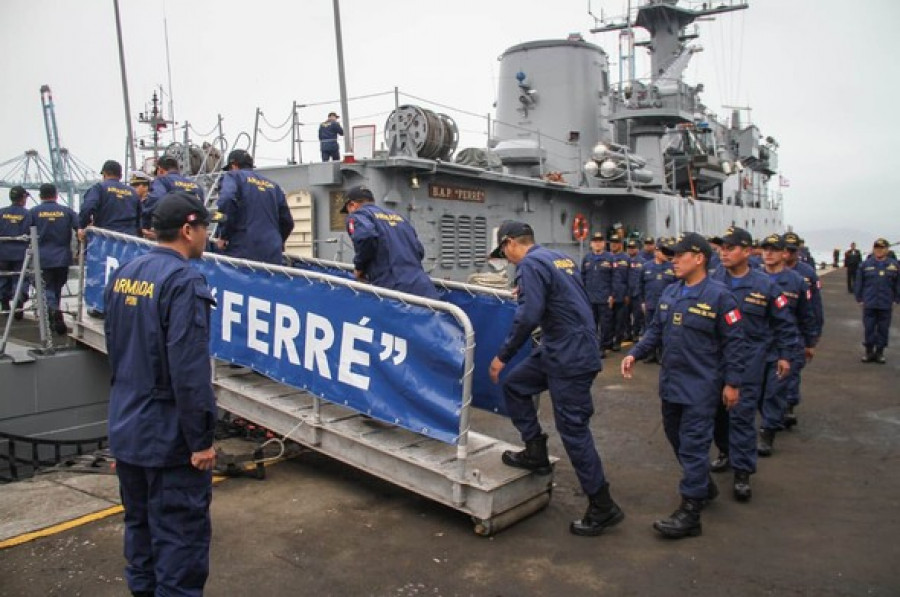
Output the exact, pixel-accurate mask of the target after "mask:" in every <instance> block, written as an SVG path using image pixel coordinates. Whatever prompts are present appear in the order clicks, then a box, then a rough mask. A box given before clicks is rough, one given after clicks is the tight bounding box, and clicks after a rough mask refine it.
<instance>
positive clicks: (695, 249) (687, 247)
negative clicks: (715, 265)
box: [664, 232, 712, 261]
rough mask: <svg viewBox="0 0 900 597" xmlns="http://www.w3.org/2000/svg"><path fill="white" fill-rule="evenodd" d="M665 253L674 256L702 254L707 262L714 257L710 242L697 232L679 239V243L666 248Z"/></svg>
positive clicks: (689, 233)
mask: <svg viewBox="0 0 900 597" xmlns="http://www.w3.org/2000/svg"><path fill="white" fill-rule="evenodd" d="M664 251H665V252H667V253H671V254H673V255H678V254H679V253H702V254H703V256H704V257H706V260H707V261H709V258H710V256H711V255H712V247H711V246H709V241H707V240H706V239H705V238H703V235H701V234H697V233H696V232H688V233H687V234H685V235H684V236H682V237H681V238H679V239H678V242H676V243H675V244H673V245H672V246H670V247H666V248H665V249H664Z"/></svg>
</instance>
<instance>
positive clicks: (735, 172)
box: [205, 0, 783, 281]
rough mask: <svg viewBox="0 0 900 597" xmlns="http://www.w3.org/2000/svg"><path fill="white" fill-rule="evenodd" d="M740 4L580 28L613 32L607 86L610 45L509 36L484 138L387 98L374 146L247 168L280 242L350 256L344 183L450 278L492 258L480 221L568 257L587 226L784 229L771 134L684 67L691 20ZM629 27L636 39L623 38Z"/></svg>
mask: <svg viewBox="0 0 900 597" xmlns="http://www.w3.org/2000/svg"><path fill="white" fill-rule="evenodd" d="M692 6H693V5H692ZM747 7H748V5H747V4H745V3H737V2H729V3H722V4H719V5H717V6H711V5H706V4H703V5H701V6H700V7H699V8H686V7H682V6H680V5H679V3H678V2H677V0H647V1H646V2H644V3H643V4H642V5H641V6H639V7H638V8H637V9H636V10H634V11H632V13H631V14H629V15H628V17H627V18H625V19H624V20H623V21H621V22H619V23H616V24H607V25H603V26H600V27H598V28H595V29H592V30H591V31H592V33H596V34H608V33H616V32H618V35H619V43H618V56H617V57H616V61H615V62H616V64H617V65H618V70H619V83H617V84H613V83H611V76H610V63H611V61H610V55H609V54H608V52H607V51H606V50H604V49H603V48H602V47H600V46H599V45H596V44H593V43H590V42H588V41H585V40H584V39H583V38H582V36H581V35H579V34H573V35H569V36H568V37H567V38H565V39H556V40H539V41H530V42H526V43H522V44H519V45H516V46H513V47H511V48H509V49H507V50H506V51H505V52H503V54H502V56H501V57H500V71H499V77H498V81H499V89H498V93H497V103H496V112H495V114H494V116H493V118H491V119H490V122H489V126H488V130H489V132H490V135H489V140H488V143H487V144H486V145H487V146H486V147H481V148H459V147H458V145H459V138H460V134H459V129H458V127H457V125H456V123H455V122H454V120H453V118H452V117H450V116H449V115H447V114H442V113H439V112H435V111H432V110H430V109H428V108H425V107H423V106H420V105H413V104H406V105H399V102H397V104H398V105H396V106H395V107H394V109H393V111H392V112H391V113H390V116H388V118H387V122H386V123H385V125H384V143H383V145H382V147H383V149H382V150H380V151H374V152H372V154H371V155H366V156H362V155H357V156H356V157H355V159H354V158H349V156H348V158H349V159H345V160H344V161H343V162H322V163H307V164H298V165H289V166H277V167H267V168H261V169H260V170H261V171H262V172H263V173H264V174H265V175H266V176H268V177H270V178H271V179H272V180H274V181H276V182H278V183H279V184H280V185H282V186H283V187H284V189H285V191H286V192H287V194H288V196H289V202H290V204H291V207H292V210H293V212H294V214H295V219H296V222H297V226H296V228H295V231H294V235H293V237H292V238H291V239H290V240H289V242H288V245H287V251H288V253H290V254H292V255H298V256H303V257H314V258H319V259H325V260H332V261H341V262H346V261H349V260H350V259H351V258H352V249H351V245H350V243H349V240H348V238H347V236H346V234H345V232H344V216H343V215H342V214H340V213H339V208H340V206H341V205H342V203H343V193H344V191H345V190H346V189H348V188H350V187H352V186H354V185H358V184H365V185H367V186H368V187H369V188H371V189H372V190H373V192H374V194H375V196H376V201H377V202H378V203H379V204H382V205H384V206H386V207H388V208H390V209H393V210H395V211H397V212H399V213H401V214H402V215H404V216H405V217H407V218H408V219H409V220H410V222H411V223H412V224H413V225H414V226H415V228H416V230H417V231H418V233H419V236H420V238H421V239H422V242H423V244H424V245H425V247H426V258H425V264H424V265H425V267H426V270H427V271H429V273H430V274H431V275H432V276H433V277H435V278H441V279H449V280H459V281H462V280H466V279H469V278H470V277H471V276H472V275H473V274H479V273H483V272H487V271H490V270H491V264H490V263H489V260H488V253H489V252H490V249H491V245H492V244H493V242H494V241H493V239H494V238H495V236H494V232H495V231H496V229H497V227H498V226H499V224H500V223H501V222H502V221H503V220H507V219H518V220H523V221H526V222H528V223H529V224H531V226H532V227H533V228H534V230H535V232H536V238H537V240H538V242H539V243H541V244H542V245H544V246H547V247H550V248H553V249H557V250H560V251H563V252H566V253H568V254H571V255H572V256H573V257H576V258H580V256H581V255H583V254H584V252H585V251H586V250H587V239H588V238H589V236H590V235H591V234H593V233H595V232H603V233H607V232H608V231H609V230H610V229H612V228H614V227H616V228H620V227H621V228H624V229H625V232H626V234H628V235H630V236H634V237H639V236H653V237H660V236H667V237H671V236H677V235H679V234H680V233H682V232H684V231H697V232H700V233H703V234H708V235H712V234H718V233H721V232H722V231H723V230H725V229H726V228H727V227H728V226H731V225H737V226H741V227H743V228H746V229H747V230H750V231H751V232H752V233H753V234H754V235H757V236H758V235H763V234H767V233H769V232H771V231H773V230H781V229H783V212H782V209H781V196H780V191H779V189H778V188H777V187H778V185H777V181H773V177H774V176H775V175H776V174H778V144H777V142H776V141H775V139H773V138H772V137H763V136H762V135H761V133H760V130H759V128H757V127H756V126H755V125H753V124H751V123H747V122H742V110H738V109H735V110H734V111H733V112H731V113H730V114H729V117H728V118H726V119H720V118H719V117H717V116H716V115H715V114H714V113H713V112H712V111H711V110H710V109H709V108H707V106H705V105H704V104H703V103H702V101H701V98H700V95H701V92H702V90H703V85H702V83H696V84H690V83H688V82H685V81H684V80H683V75H684V72H685V69H686V68H687V66H688V64H689V61H690V59H691V56H692V55H693V54H694V53H695V52H697V51H699V49H700V48H699V46H697V45H696V44H695V43H693V40H694V39H695V38H697V37H698V35H699V27H698V24H697V23H696V21H698V20H709V19H710V18H712V17H714V16H715V15H717V14H721V13H725V12H732V11H737V10H743V9H745V8H747ZM692 25H693V27H692ZM636 30H643V31H645V32H646V33H647V34H648V35H649V37H648V39H647V40H645V41H639V42H636V41H635V32H636ZM640 49H643V50H646V51H647V52H649V55H650V68H651V73H652V75H651V76H650V77H649V78H646V79H639V78H637V77H636V76H635V75H634V64H635V57H636V56H635V53H636V52H637V51H639V50H640ZM205 176H207V177H209V175H205ZM213 182H214V181H213ZM770 182H772V183H773V184H772V186H774V187H775V188H774V190H770Z"/></svg>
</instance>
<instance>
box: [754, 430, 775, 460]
mask: <svg viewBox="0 0 900 597" xmlns="http://www.w3.org/2000/svg"><path fill="white" fill-rule="evenodd" d="M774 443H775V432H774V431H772V430H771V429H760V430H759V442H757V444H756V453H757V454H759V455H760V456H771V455H772V444H774Z"/></svg>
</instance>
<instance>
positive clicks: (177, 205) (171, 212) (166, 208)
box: [153, 191, 209, 230]
mask: <svg viewBox="0 0 900 597" xmlns="http://www.w3.org/2000/svg"><path fill="white" fill-rule="evenodd" d="M185 224H209V211H207V209H206V207H204V206H203V203H202V202H201V201H200V200H199V199H197V196H196V195H192V194H191V193H186V192H185V191H172V192H171V193H167V194H166V195H164V196H163V198H162V199H160V200H159V203H157V204H156V207H154V208H153V228H154V229H156V230H172V229H173V228H181V227H182V226H183V225H185Z"/></svg>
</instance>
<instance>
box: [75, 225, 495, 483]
mask: <svg viewBox="0 0 900 597" xmlns="http://www.w3.org/2000/svg"><path fill="white" fill-rule="evenodd" d="M87 231H88V238H89V242H88V247H87V249H86V251H85V258H84V259H83V260H82V262H83V264H84V267H85V269H84V271H83V273H82V276H81V279H82V285H83V288H84V291H83V292H82V295H83V296H84V297H85V304H86V306H87V307H88V308H95V309H102V292H99V293H98V292H97V287H96V285H97V284H98V283H105V281H103V280H104V278H105V276H104V274H103V270H104V268H105V257H106V255H105V253H104V251H106V250H107V247H106V246H105V245H103V244H98V246H97V248H96V249H94V248H92V244H93V243H94V240H95V238H92V237H99V238H96V240H100V241H107V240H111V241H113V242H114V245H113V246H112V247H110V250H112V249H114V250H115V251H116V252H117V253H116V254H117V258H121V259H128V260H130V259H132V258H134V257H136V256H137V255H140V254H143V253H145V252H147V251H148V250H150V248H152V247H153V246H155V243H152V242H151V241H147V240H144V239H141V238H137V237H133V236H129V235H125V234H120V233H117V232H113V231H110V230H104V229H102V228H95V227H89V228H88V229H87ZM202 261H203V266H204V267H203V268H202V270H203V271H204V274H205V275H206V276H207V280H208V282H209V284H210V285H211V286H213V287H216V286H217V285H221V286H222V288H227V287H228V285H229V283H230V281H231V280H233V279H234V276H235V270H238V272H240V271H245V272H247V275H248V277H255V276H260V275H262V276H265V278H266V280H267V283H266V286H268V285H271V284H275V283H276V281H278V279H279V278H283V279H284V284H285V287H287V286H289V285H291V283H292V281H294V280H298V279H299V280H303V281H305V282H306V283H308V284H309V285H311V286H312V285H321V286H322V289H323V292H332V291H334V290H337V289H342V290H346V291H349V292H351V293H353V295H354V296H360V295H363V294H367V295H374V296H375V297H377V298H378V299H379V300H380V301H387V300H390V301H395V302H399V303H402V304H404V305H413V306H417V307H423V308H425V309H428V310H430V311H431V312H432V313H434V314H435V315H444V316H449V317H450V318H452V320H454V321H455V322H456V324H457V325H458V326H459V328H460V333H461V335H460V341H461V346H460V349H461V352H462V355H461V356H462V358H461V363H460V364H461V378H460V383H459V385H458V390H456V391H459V396H458V398H457V399H456V400H458V405H459V406H458V408H457V409H456V411H455V413H454V415H453V420H454V423H455V424H456V426H457V429H456V430H455V433H456V435H455V436H453V437H452V441H448V440H447V439H446V438H442V437H439V436H436V435H430V437H433V438H434V439H437V440H439V441H444V442H446V443H451V444H453V445H455V446H456V454H457V465H458V467H457V468H458V477H459V478H458V483H457V487H455V488H454V492H456V491H462V489H461V488H462V485H463V484H464V483H463V481H464V477H465V470H466V464H467V462H468V456H469V447H468V446H469V431H470V423H469V421H470V412H471V408H472V384H473V376H474V368H475V365H474V363H475V331H474V328H473V327H472V324H471V322H470V320H469V317H468V316H467V315H466V313H465V311H463V310H462V309H461V308H460V307H458V306H456V305H454V304H451V303H448V302H445V301H442V300H435V299H430V298H425V297H420V296H416V295H412V294H407V293H403V292H398V291H396V290H391V289H388V288H381V287H378V286H374V285H372V284H368V283H364V282H359V281H356V280H352V279H347V278H346V277H342V276H336V275H330V274H327V273H322V272H319V271H312V270H305V269H298V268H292V267H285V266H281V265H272V264H267V263H262V262H258V261H250V260H246V259H239V258H234V257H226V256H222V255H216V254H213V253H205V254H204V255H203V257H202ZM220 276H221V277H220ZM250 284H252V282H251V283H250ZM222 288H220V289H219V290H220V291H221V290H222ZM248 291H249V288H248ZM498 292H501V291H498ZM89 293H91V296H92V297H95V298H89V297H88V294H89ZM92 300H94V301H100V303H92V302H91V301H92ZM330 302H331V303H333V302H334V301H333V300H331V301H330ZM83 311H84V309H83V308H79V313H82V312H83ZM323 316H324V315H323ZM416 341H417V342H418V343H419V344H421V343H422V342H425V341H426V340H425V339H424V338H418V339H417V340H416ZM212 346H213V349H214V350H213V352H214V353H215V356H216V358H217V359H220V360H223V361H225V362H231V363H232V364H236V365H240V366H245V367H250V368H251V369H254V370H256V371H257V372H259V373H261V374H263V375H266V376H267V377H270V378H271V379H275V380H276V381H280V382H281V383H285V384H287V385H291V386H294V387H298V388H299V389H301V390H305V391H307V392H308V393H309V394H310V396H311V398H312V400H313V417H312V424H313V425H314V426H317V425H321V423H322V421H321V419H320V412H321V408H322V403H323V402H333V403H335V404H338V405H341V406H345V407H348V408H352V409H354V410H357V411H359V412H362V413H363V414H369V412H372V408H371V407H372V406H373V404H376V403H384V404H385V405H387V407H389V408H392V409H393V408H394V406H395V405H394V404H393V401H392V399H391V396H389V395H381V396H376V395H374V394H372V392H371V391H369V392H366V393H364V395H363V396H362V398H361V399H363V400H366V401H368V403H367V405H366V406H365V407H364V408H362V409H360V408H359V405H357V407H354V406H353V405H351V404H350V403H349V402H348V401H347V400H345V399H344V398H343V397H341V396H320V395H319V394H317V393H316V392H317V391H318V390H316V389H315V387H317V386H315V384H313V383H311V382H310V379H311V378H303V379H300V378H297V379H287V378H285V377H283V376H282V373H284V371H285V370H284V369H280V368H279V367H280V363H281V360H280V359H278V358H274V357H270V356H265V357H264V358H263V357H260V358H262V360H261V361H260V362H255V361H254V362H249V361H247V360H245V359H244V356H245V353H242V352H241V351H240V350H239V349H238V348H236V347H235V346H232V345H231V343H230V341H227V342H226V341H223V342H221V343H218V344H217V342H215V341H214V342H212ZM413 348H414V346H413V347H411V348H410V350H413ZM446 366H447V367H453V366H455V361H454V363H446ZM300 369H302V368H300ZM300 369H298V372H300ZM276 370H277V371H276ZM300 373H302V372H300ZM398 408H402V407H399V406H398ZM395 415H396V416H395ZM373 416H374V414H373ZM381 418H385V419H391V420H393V421H394V424H396V425H398V426H401V427H403V426H404V425H402V424H401V423H399V422H398V421H401V420H402V419H403V418H404V417H403V414H402V413H401V412H393V411H392V413H391V414H390V416H386V415H385V414H384V413H382V414H381ZM405 428H407V429H409V430H410V431H414V432H417V433H422V434H424V435H429V433H431V432H430V431H429V430H427V429H426V430H419V429H415V428H413V427H411V426H408V427H405ZM288 439H290V438H288Z"/></svg>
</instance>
